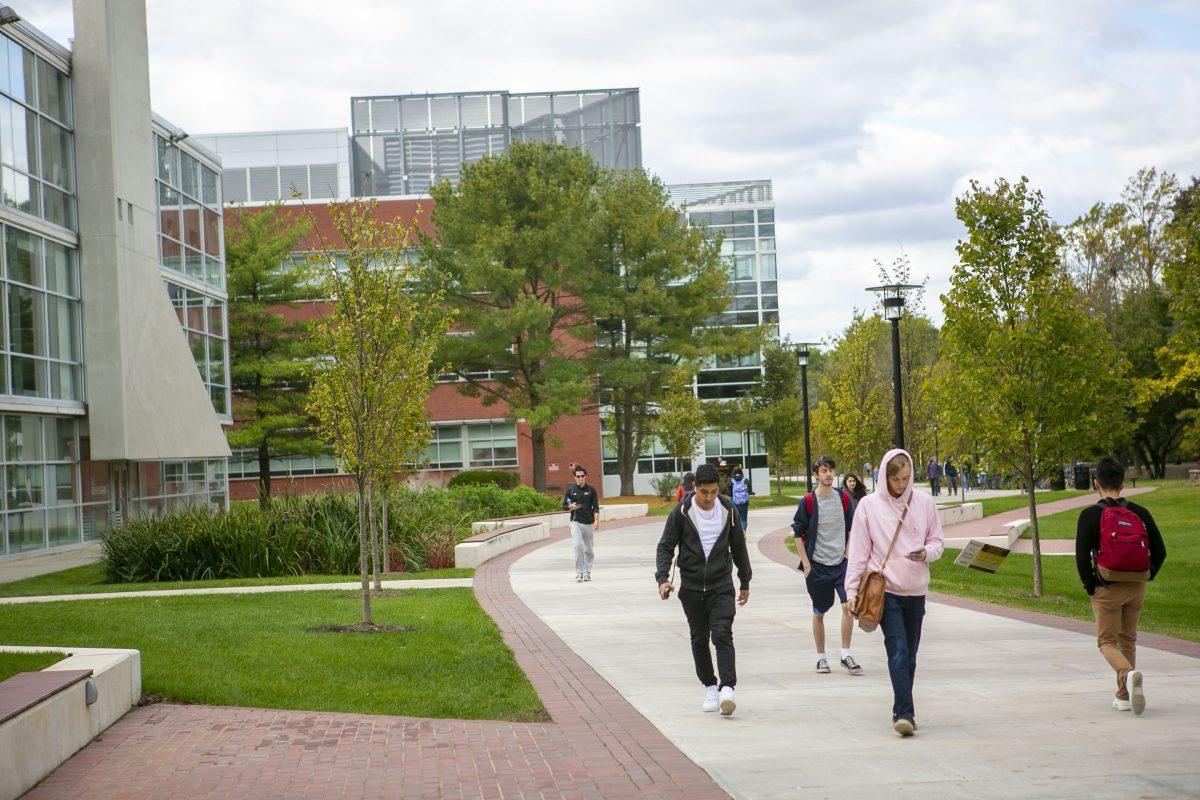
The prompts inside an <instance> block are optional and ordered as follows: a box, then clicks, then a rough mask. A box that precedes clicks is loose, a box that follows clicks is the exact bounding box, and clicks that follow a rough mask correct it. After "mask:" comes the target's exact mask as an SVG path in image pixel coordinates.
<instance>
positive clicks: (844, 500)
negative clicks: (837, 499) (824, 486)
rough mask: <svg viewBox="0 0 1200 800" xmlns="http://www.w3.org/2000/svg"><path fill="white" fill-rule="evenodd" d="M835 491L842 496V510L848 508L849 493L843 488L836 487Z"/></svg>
mask: <svg viewBox="0 0 1200 800" xmlns="http://www.w3.org/2000/svg"><path fill="white" fill-rule="evenodd" d="M837 493H838V494H839V495H841V496H842V511H849V510H850V494H849V493H848V492H846V491H845V490H843V489H838V490H837Z"/></svg>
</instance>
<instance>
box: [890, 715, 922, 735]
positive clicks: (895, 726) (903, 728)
mask: <svg viewBox="0 0 1200 800" xmlns="http://www.w3.org/2000/svg"><path fill="white" fill-rule="evenodd" d="M916 729H917V726H916V724H914V723H913V721H912V720H911V719H909V718H908V717H900V718H899V719H898V720H896V721H895V722H893V723H892V730H894V731H895V732H896V733H898V734H900V735H901V736H912V735H913V731H915V730H916Z"/></svg>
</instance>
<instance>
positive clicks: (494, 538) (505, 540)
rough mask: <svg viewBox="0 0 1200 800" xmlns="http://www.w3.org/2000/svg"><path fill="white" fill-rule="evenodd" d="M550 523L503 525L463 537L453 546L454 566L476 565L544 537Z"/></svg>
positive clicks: (548, 533) (547, 534) (548, 531)
mask: <svg viewBox="0 0 1200 800" xmlns="http://www.w3.org/2000/svg"><path fill="white" fill-rule="evenodd" d="M549 536H550V524H549V523H548V522H545V521H541V522H526V523H523V524H519V525H504V526H501V527H499V528H493V529H491V530H487V531H484V532H482V533H477V534H475V535H474V536H471V537H469V538H467V539H463V540H462V541H461V542H459V543H458V544H457V545H455V547H454V566H456V567H478V566H479V565H480V564H482V563H483V562H485V561H488V560H490V559H493V558H495V557H496V556H498V555H500V554H501V553H507V552H508V551H509V550H512V549H514V548H517V547H520V546H522V545H526V544H529V543H530V542H536V541H539V540H541V539H546V538H548V537H549Z"/></svg>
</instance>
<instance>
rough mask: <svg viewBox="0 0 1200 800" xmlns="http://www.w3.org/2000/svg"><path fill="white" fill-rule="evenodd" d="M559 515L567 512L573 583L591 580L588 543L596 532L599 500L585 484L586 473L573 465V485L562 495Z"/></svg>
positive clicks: (589, 544)
mask: <svg viewBox="0 0 1200 800" xmlns="http://www.w3.org/2000/svg"><path fill="white" fill-rule="evenodd" d="M562 507H563V511H570V512H571V544H573V545H574V547H575V582H576V583H583V582H585V581H590V580H591V579H592V555H593V553H592V540H593V535H594V534H595V532H596V531H598V530H599V529H600V497H599V495H597V494H596V490H595V488H594V487H592V486H591V484H589V483H588V482H587V470H586V469H584V468H583V466H581V465H579V464H576V465H575V482H574V483H572V484H571V485H570V486H568V487H567V493H566V494H565V495H563V502H562Z"/></svg>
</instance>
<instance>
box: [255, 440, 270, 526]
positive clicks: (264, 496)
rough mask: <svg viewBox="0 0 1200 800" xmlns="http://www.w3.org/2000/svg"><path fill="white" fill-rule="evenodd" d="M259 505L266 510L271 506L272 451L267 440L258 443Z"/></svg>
mask: <svg viewBox="0 0 1200 800" xmlns="http://www.w3.org/2000/svg"><path fill="white" fill-rule="evenodd" d="M258 505H259V507H260V508H262V509H264V510H265V509H266V508H267V506H269V505H271V450H270V448H268V447H267V440H266V439H263V440H262V441H261V442H259V443H258Z"/></svg>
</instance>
